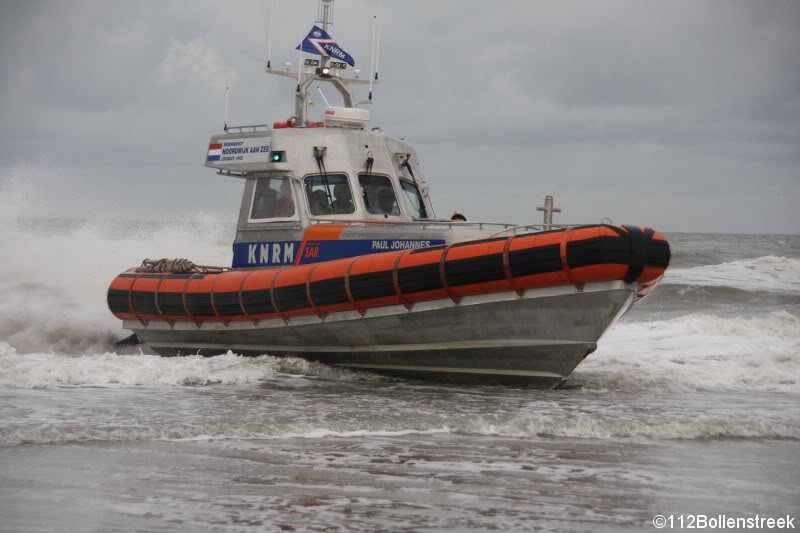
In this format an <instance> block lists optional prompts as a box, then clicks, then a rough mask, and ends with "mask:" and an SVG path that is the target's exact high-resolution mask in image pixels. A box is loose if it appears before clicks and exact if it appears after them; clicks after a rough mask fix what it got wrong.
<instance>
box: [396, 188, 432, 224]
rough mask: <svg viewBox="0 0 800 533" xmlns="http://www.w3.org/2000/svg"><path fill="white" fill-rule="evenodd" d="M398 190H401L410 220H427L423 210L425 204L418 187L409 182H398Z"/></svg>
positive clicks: (426, 212) (426, 213) (425, 211)
mask: <svg viewBox="0 0 800 533" xmlns="http://www.w3.org/2000/svg"><path fill="white" fill-rule="evenodd" d="M400 188H401V189H402V190H403V197H404V198H405V201H406V208H408V213H409V214H410V215H411V218H428V211H427V210H426V209H425V202H424V201H423V200H422V194H421V193H420V192H419V187H417V186H416V185H415V184H413V183H411V182H410V181H406V180H400Z"/></svg>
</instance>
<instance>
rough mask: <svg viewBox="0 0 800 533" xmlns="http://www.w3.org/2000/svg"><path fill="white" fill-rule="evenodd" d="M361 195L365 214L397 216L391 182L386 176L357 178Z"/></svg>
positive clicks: (395, 199) (398, 211)
mask: <svg viewBox="0 0 800 533" xmlns="http://www.w3.org/2000/svg"><path fill="white" fill-rule="evenodd" d="M358 182H359V185H361V195H362V197H363V198H364V206H365V207H366V208H367V212H369V213H372V214H373V215H384V216H390V215H391V216H398V215H399V214H400V206H398V205H397V197H396V196H395V194H394V189H393V188H392V182H391V181H390V180H389V178H387V177H386V176H375V175H372V174H361V175H360V176H358Z"/></svg>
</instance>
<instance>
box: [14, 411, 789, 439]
mask: <svg viewBox="0 0 800 533" xmlns="http://www.w3.org/2000/svg"><path fill="white" fill-rule="evenodd" d="M438 418H439V417H435V416H432V417H430V418H429V419H428V422H427V423H426V422H415V423H409V422H408V421H404V420H398V421H393V420H392V418H391V417H386V416H375V417H374V418H372V419H371V420H370V421H368V422H367V423H366V424H365V423H364V421H363V420H358V421H351V422H348V421H337V422H332V423H327V424H326V423H324V422H323V423H320V422H317V423H315V424H314V423H308V422H303V421H298V422H293V423H284V424H278V423H274V422H272V421H270V422H249V423H248V422H244V421H241V420H237V421H234V422H229V423H223V422H219V423H202V424H193V425H189V424H153V425H146V426H142V425H131V426H114V425H103V426H91V425H81V426H78V425H72V426H64V425H47V424H45V425H39V426H37V427H9V428H0V444H53V443H66V442H82V441H139V440H170V441H183V440H209V439H298V438H300V439H301V438H309V439H319V438H351V437H395V436H402V435H421V434H461V435H486V436H503V437H516V438H525V437H570V438H603V439H606V438H632V439H719V438H773V439H800V424H797V423H795V422H792V421H786V420H780V419H774V420H770V419H767V418H764V417H749V418H748V417H746V416H730V417H725V418H722V417H703V416H697V415H694V414H693V415H686V416H684V417H677V418H676V417H672V418H671V419H669V420H666V421H665V420H663V418H662V417H661V416H654V415H649V416H647V415H640V416H637V417H631V416H630V415H629V414H628V416H626V417H622V416H614V415H611V414H607V415H605V416H604V415H602V414H600V415H598V414H597V413H579V412H575V411H570V412H564V413H557V414H552V413H530V414H524V415H514V416H507V417H497V416H493V415H479V414H469V415H452V416H448V420H447V423H445V424H442V423H441V422H440V421H439V419H438Z"/></svg>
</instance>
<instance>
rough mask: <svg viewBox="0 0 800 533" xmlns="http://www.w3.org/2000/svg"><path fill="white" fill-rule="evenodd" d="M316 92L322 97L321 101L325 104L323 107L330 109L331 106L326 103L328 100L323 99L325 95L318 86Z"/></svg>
mask: <svg viewBox="0 0 800 533" xmlns="http://www.w3.org/2000/svg"><path fill="white" fill-rule="evenodd" d="M317 90H318V91H319V95H320V96H321V97H322V100H323V101H324V102H325V107H330V106H331V104H329V103H328V99H327V98H325V93H323V92H322V89H320V88H319V85H317Z"/></svg>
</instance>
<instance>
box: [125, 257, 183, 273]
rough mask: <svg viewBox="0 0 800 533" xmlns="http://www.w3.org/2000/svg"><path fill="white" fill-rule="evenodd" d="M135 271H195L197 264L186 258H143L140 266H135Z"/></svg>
mask: <svg viewBox="0 0 800 533" xmlns="http://www.w3.org/2000/svg"><path fill="white" fill-rule="evenodd" d="M136 272H140V273H147V272H169V273H176V274H180V273H184V272H197V265H195V264H194V263H192V262H191V261H189V260H188V259H167V258H162V259H145V260H144V261H142V266H140V267H137V268H136Z"/></svg>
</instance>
